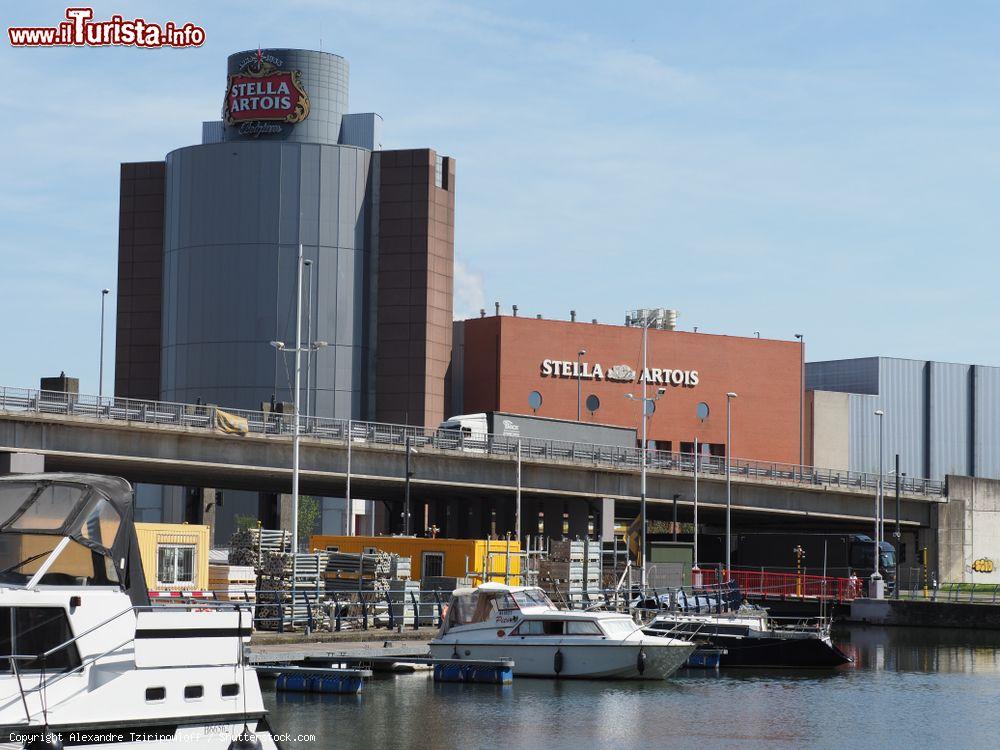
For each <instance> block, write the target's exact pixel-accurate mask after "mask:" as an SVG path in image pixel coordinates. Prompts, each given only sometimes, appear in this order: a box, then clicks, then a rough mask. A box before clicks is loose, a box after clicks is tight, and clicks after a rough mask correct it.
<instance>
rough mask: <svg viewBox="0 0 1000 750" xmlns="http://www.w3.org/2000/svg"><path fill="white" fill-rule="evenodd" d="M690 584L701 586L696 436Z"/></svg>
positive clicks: (695, 445)
mask: <svg viewBox="0 0 1000 750" xmlns="http://www.w3.org/2000/svg"><path fill="white" fill-rule="evenodd" d="M691 584H692V585H693V586H701V568H699V567H698V438H695V439H694V567H693V568H692V569H691Z"/></svg>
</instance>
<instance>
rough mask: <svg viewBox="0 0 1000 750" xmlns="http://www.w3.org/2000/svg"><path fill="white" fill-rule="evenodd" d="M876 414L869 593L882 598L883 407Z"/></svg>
mask: <svg viewBox="0 0 1000 750" xmlns="http://www.w3.org/2000/svg"><path fill="white" fill-rule="evenodd" d="M875 416H876V417H878V488H877V490H876V492H875V560H874V562H873V563H872V568H873V569H874V570H873V572H872V578H871V590H870V591H869V592H868V595H869V597H870V598H872V599H881V598H883V596H884V588H883V587H884V583H883V581H882V574H881V573H880V572H879V553H880V552H881V546H882V545H881V541H882V490H883V481H884V476H883V466H882V438H883V435H884V432H883V429H882V422H883V417H884V416H885V412H884V411H882V409H876V410H875Z"/></svg>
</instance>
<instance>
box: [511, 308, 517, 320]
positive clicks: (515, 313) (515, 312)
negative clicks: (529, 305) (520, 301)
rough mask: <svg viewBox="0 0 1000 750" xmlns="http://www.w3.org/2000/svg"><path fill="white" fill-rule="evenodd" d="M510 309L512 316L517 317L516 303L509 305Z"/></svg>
mask: <svg viewBox="0 0 1000 750" xmlns="http://www.w3.org/2000/svg"><path fill="white" fill-rule="evenodd" d="M510 309H511V310H513V311H514V317H515V318H516V317H517V305H511V308H510Z"/></svg>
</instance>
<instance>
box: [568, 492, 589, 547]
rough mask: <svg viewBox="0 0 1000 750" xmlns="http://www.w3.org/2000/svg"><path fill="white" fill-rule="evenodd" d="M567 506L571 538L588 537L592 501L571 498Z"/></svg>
mask: <svg viewBox="0 0 1000 750" xmlns="http://www.w3.org/2000/svg"><path fill="white" fill-rule="evenodd" d="M566 506H567V507H566V509H567V510H568V511H569V538H570V539H577V538H579V539H584V538H586V537H587V534H588V533H589V528H588V526H589V525H590V503H588V502H587V501H586V500H570V501H569V502H567V503H566Z"/></svg>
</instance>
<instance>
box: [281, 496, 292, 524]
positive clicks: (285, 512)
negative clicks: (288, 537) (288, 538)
mask: <svg viewBox="0 0 1000 750" xmlns="http://www.w3.org/2000/svg"><path fill="white" fill-rule="evenodd" d="M278 528H279V529H288V530H289V531H290V530H291V528H292V495H291V493H287V494H286V493H284V492H282V493H281V495H279V496H278Z"/></svg>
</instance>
